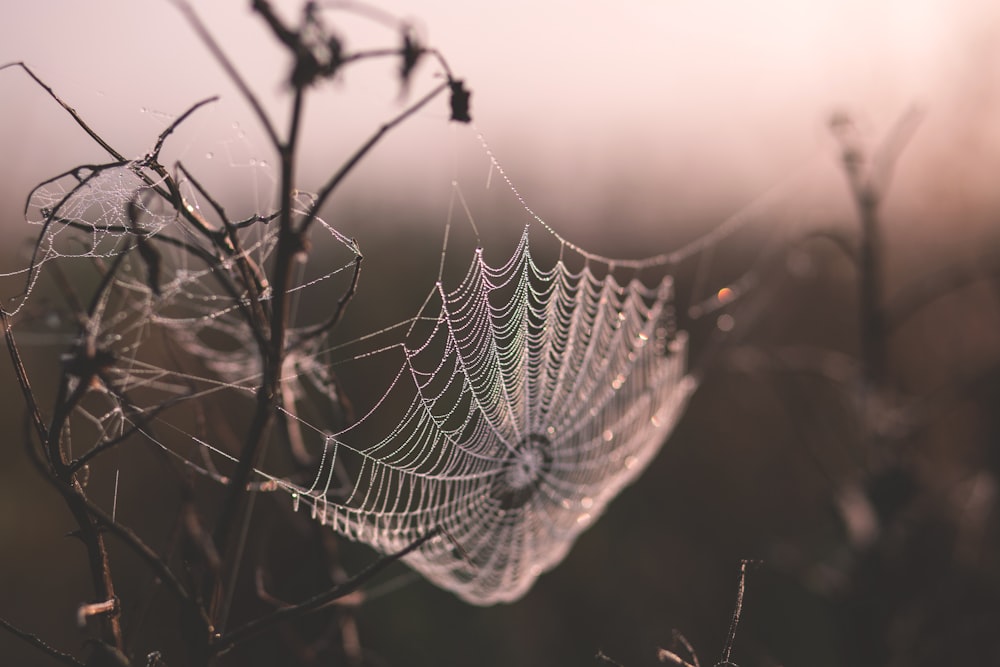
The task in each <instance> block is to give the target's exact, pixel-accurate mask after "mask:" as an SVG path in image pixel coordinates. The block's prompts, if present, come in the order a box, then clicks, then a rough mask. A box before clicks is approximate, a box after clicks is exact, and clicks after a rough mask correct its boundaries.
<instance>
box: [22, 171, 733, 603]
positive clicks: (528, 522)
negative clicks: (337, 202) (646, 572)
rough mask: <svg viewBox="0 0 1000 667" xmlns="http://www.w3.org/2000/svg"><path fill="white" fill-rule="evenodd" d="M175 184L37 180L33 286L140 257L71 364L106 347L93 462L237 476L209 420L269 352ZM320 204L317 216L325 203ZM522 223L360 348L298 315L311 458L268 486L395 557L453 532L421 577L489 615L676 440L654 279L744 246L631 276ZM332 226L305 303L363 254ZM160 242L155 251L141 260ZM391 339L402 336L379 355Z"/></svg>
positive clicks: (664, 295)
mask: <svg viewBox="0 0 1000 667" xmlns="http://www.w3.org/2000/svg"><path fill="white" fill-rule="evenodd" d="M490 159H491V169H493V168H496V169H499V166H498V165H497V164H496V162H495V160H493V158H492V155H490ZM500 173H501V174H503V172H502V170H501V171H500ZM503 177H504V178H505V179H506V176H505V175H504V176H503ZM157 184H158V181H156V180H155V179H154V178H153V177H152V176H151V175H150V174H147V173H145V172H144V171H143V166H142V164H141V163H139V162H136V163H126V164H117V163H116V164H112V165H104V166H98V167H86V168H81V169H77V170H74V171H71V172H67V173H66V174H64V175H62V176H61V177H58V178H56V179H52V180H51V181H48V182H46V183H43V184H42V185H41V186H39V187H38V188H37V189H36V190H35V192H34V193H33V194H32V196H31V198H30V199H29V204H28V215H27V217H28V219H29V221H32V222H35V223H36V224H40V225H42V227H43V233H42V234H41V236H40V240H39V241H38V243H37V245H36V249H35V253H34V259H33V261H32V265H31V266H32V268H31V270H30V272H29V280H28V289H27V290H26V295H27V294H30V293H31V292H32V290H33V288H34V286H35V284H36V282H37V281H38V277H39V275H41V274H42V270H43V269H46V270H48V269H50V267H51V268H52V269H54V268H55V267H53V266H52V265H53V264H54V262H53V260H55V259H63V260H65V259H79V258H85V259H86V260H87V263H86V266H89V267H91V269H92V268H93V267H96V268H97V269H98V270H97V271H96V274H97V275H103V274H105V270H106V267H105V263H106V262H108V261H114V262H121V267H120V270H118V271H117V272H115V273H114V277H113V279H112V285H111V287H110V288H109V289H107V290H105V291H104V292H102V293H101V294H102V296H101V299H100V302H99V303H97V304H94V305H93V306H92V307H91V308H90V310H89V315H88V317H87V318H86V321H84V322H82V323H81V326H80V333H79V337H78V338H77V339H76V341H75V342H74V344H73V346H72V348H71V352H70V353H69V354H68V355H67V358H71V357H72V350H73V349H84V348H86V349H98V350H107V351H108V352H107V354H108V357H107V366H108V367H107V369H106V372H105V373H104V375H103V376H102V379H103V386H100V387H96V388H95V391H92V392H90V395H88V397H87V400H85V401H83V402H82V403H81V404H80V405H79V407H78V408H77V415H76V419H75V421H74V422H73V427H72V443H73V447H76V448H77V449H78V450H79V451H78V452H77V455H78V456H83V457H84V458H96V454H97V453H100V452H101V451H102V450H104V449H108V448H110V447H112V446H115V445H117V444H118V443H120V442H122V441H124V440H125V439H126V438H129V437H136V438H140V439H143V440H146V441H148V442H150V443H153V444H155V445H157V446H159V447H161V448H162V449H163V450H164V451H167V452H169V453H170V454H171V455H173V456H175V457H176V458H177V459H178V460H179V461H181V462H182V463H183V464H184V465H186V466H189V467H190V468H192V469H194V470H197V471H198V472H199V473H202V474H204V475H206V476H208V477H210V478H214V479H216V480H219V481H222V482H225V481H226V480H227V472H226V471H227V470H229V469H231V468H232V467H233V463H234V462H235V460H236V458H235V455H234V454H233V452H235V451H238V446H234V445H232V444H231V443H232V442H239V439H238V436H237V437H236V438H230V444H226V439H225V438H223V437H220V436H219V435H218V433H217V432H216V431H215V430H213V428H212V427H211V422H213V421H214V418H215V417H216V416H218V417H219V418H221V419H224V420H228V421H233V420H232V419H231V416H232V414H234V413H233V410H234V409H239V410H244V411H245V410H246V407H245V406H246V405H247V403H246V401H247V398H248V397H252V396H253V394H254V392H255V391H256V389H257V388H258V386H259V382H260V378H261V364H260V352H259V349H258V347H257V344H256V342H255V339H254V335H253V332H252V331H251V330H250V328H249V326H248V324H247V318H246V314H245V310H246V309H247V308H250V307H252V303H250V296H249V295H248V293H246V292H245V291H242V290H235V289H233V285H234V283H233V281H231V280H227V278H226V273H227V272H232V273H235V272H236V271H237V268H236V266H235V259H232V260H227V261H223V262H221V263H220V264H218V265H216V266H214V267H213V266H212V262H211V261H210V260H211V256H210V255H211V252H212V250H211V247H210V244H208V243H207V241H206V240H205V239H204V237H203V236H199V235H198V234H195V233H193V232H192V231H191V229H190V226H189V225H184V224H181V223H180V216H179V214H178V213H177V212H176V211H173V210H171V209H170V208H169V207H168V206H165V205H157V204H156V203H155V202H156V198H155V197H151V196H148V195H149V191H150V190H151V189H152V188H155V187H156V186H157ZM508 185H510V183H509V181H508ZM182 187H184V188H185V189H184V192H185V197H186V199H185V206H187V207H188V210H189V211H199V212H200V211H201V209H200V207H199V205H198V202H197V193H196V192H195V191H193V190H192V189H191V187H190V186H184V184H183V183H182ZM511 189H512V190H513V186H511ZM513 191H514V194H515V195H516V194H517V192H516V190H513ZM300 197H301V201H300V202H299V205H298V206H297V209H296V210H297V212H298V213H302V212H303V211H305V210H306V209H307V208H308V206H309V204H310V203H311V201H310V199H309V198H308V196H306V195H300ZM518 198H520V196H519V195H518ZM187 202H193V203H187ZM521 203H522V204H523V201H522V202H521ZM524 208H525V209H526V210H527V212H528V213H529V214H530V219H529V223H528V225H527V226H526V227H525V229H524V232H523V234H522V235H521V237H520V240H519V242H518V243H517V244H516V246H515V247H514V249H513V251H512V252H511V254H510V255H509V258H508V259H507V260H506V261H505V262H502V263H497V264H496V265H494V264H491V263H490V262H488V261H487V260H486V259H485V253H484V250H483V248H477V249H476V250H475V252H474V253H473V255H472V257H471V260H470V261H469V264H468V267H467V270H466V271H465V274H464V277H463V278H462V279H461V280H459V281H457V284H456V285H453V286H449V285H448V284H447V283H448V281H446V280H443V279H439V280H438V281H437V282H436V284H434V285H433V287H432V289H431V290H430V291H429V293H427V297H426V299H425V301H424V303H423V305H422V306H421V307H420V309H419V311H418V313H417V315H416V316H415V317H413V318H410V319H407V320H404V321H402V322H399V323H397V324H396V325H394V326H391V327H388V328H387V329H385V330H382V331H379V332H375V334H373V335H372V336H366V337H363V338H360V339H357V340H355V341H353V342H351V343H350V344H345V343H343V342H342V341H338V340H336V339H335V337H334V336H333V335H332V334H329V335H322V336H312V335H309V332H311V331H314V328H315V326H316V323H315V322H300V321H297V322H296V326H295V328H293V330H292V331H291V332H290V335H289V337H288V338H289V341H290V342H289V344H288V350H287V352H286V357H285V365H284V367H283V369H282V371H283V373H282V375H283V377H282V400H281V406H282V407H281V410H282V413H283V415H284V419H285V421H286V423H287V425H288V433H289V439H290V440H291V442H290V443H289V444H290V448H289V449H290V451H291V454H292V456H291V457H290V458H291V459H292V462H291V463H290V462H289V457H287V456H286V457H284V458H282V457H281V456H279V455H278V454H276V453H275V451H276V450H277V449H278V448H276V447H274V446H273V445H272V446H271V447H270V452H269V454H268V455H267V456H265V457H263V458H262V462H261V465H260V469H259V470H257V471H256V473H257V475H258V481H257V482H255V486H254V488H255V489H257V490H260V491H277V492H284V493H287V494H289V495H290V497H291V502H292V506H293V508H294V509H296V510H299V509H301V508H305V509H306V510H307V511H308V512H310V513H311V515H312V517H313V518H315V519H316V520H317V521H319V522H321V523H323V524H325V525H328V526H330V527H331V528H333V529H334V530H336V531H337V532H338V533H340V534H342V535H345V536H347V537H349V538H351V539H353V540H356V541H359V542H363V543H366V544H368V545H370V546H372V547H374V548H375V549H377V550H379V551H381V552H383V553H388V552H393V551H398V550H400V549H402V548H404V547H406V546H408V545H411V544H412V543H414V542H415V541H417V540H418V539H420V538H422V537H424V536H426V535H428V533H432V532H435V531H437V532H438V534H437V535H436V536H435V537H434V538H433V539H430V540H428V541H426V542H425V543H424V544H423V545H422V546H421V547H420V548H419V549H417V550H416V551H414V552H412V553H410V554H409V555H408V556H407V557H406V562H407V563H408V564H409V565H410V566H411V567H413V568H414V569H416V570H417V571H419V572H420V573H422V574H423V575H424V576H425V577H426V578H427V579H429V580H430V581H432V582H434V583H435V584H437V585H439V586H441V587H442V588H445V589H447V590H450V591H452V592H454V593H456V594H457V595H458V596H460V597H461V598H462V599H464V600H466V601H468V602H470V603H474V604H480V605H486V604H493V603H497V602H509V601H513V600H516V599H518V598H520V597H521V596H523V595H524V593H525V592H526V591H527V590H528V589H529V588H530V587H531V585H532V584H533V582H534V581H535V580H536V579H537V577H538V576H539V575H541V574H542V573H543V572H545V571H547V570H549V569H551V568H552V567H554V566H555V565H557V564H558V563H559V562H560V561H561V560H562V559H563V557H564V556H565V555H566V553H567V552H568V551H569V549H570V548H571V547H572V545H573V543H574V541H575V540H576V538H577V537H578V536H579V535H580V534H581V532H582V531H584V530H585V529H586V528H587V527H588V526H590V525H592V523H593V522H594V521H595V520H596V519H597V518H598V517H599V516H600V515H601V514H602V513H603V512H604V511H605V509H606V507H607V505H608V503H609V502H610V501H611V500H613V499H614V498H615V496H616V495H617V494H618V493H619V492H620V491H621V489H622V488H623V487H625V486H626V485H627V484H629V483H630V482H632V481H633V480H634V479H635V478H636V477H637V476H638V475H640V474H641V473H642V471H643V470H644V469H645V468H646V467H647V465H648V464H649V462H650V461H651V460H652V458H653V457H654V456H655V455H656V454H657V452H658V451H659V449H660V447H661V446H662V444H663V443H664V441H665V440H666V439H667V437H668V435H669V434H670V432H671V431H672V429H673V428H674V426H675V425H676V423H677V421H678V419H679V418H680V416H681V414H682V412H683V409H684V407H685V405H686V403H687V400H688V398H689V396H690V395H691V393H692V392H693V390H694V388H695V386H696V381H695V380H694V379H693V377H691V376H690V375H688V374H687V371H686V365H687V357H688V337H687V334H686V332H684V331H681V330H678V328H677V325H676V318H675V315H674V285H673V279H672V278H671V276H670V275H666V276H663V277H662V278H661V279H659V280H658V281H656V282H654V283H652V284H647V283H646V282H643V281H642V280H640V278H639V274H640V271H641V270H642V269H644V268H647V267H649V266H659V267H668V266H669V265H670V264H671V263H673V262H675V261H677V260H678V259H682V258H684V257H687V256H689V255H690V254H692V253H694V252H697V251H699V250H700V249H703V248H705V247H709V246H710V245H711V244H714V243H715V242H716V241H717V240H718V239H719V238H721V236H722V235H724V234H725V233H727V232H726V228H725V227H724V228H720V229H721V230H722V231H719V230H717V231H716V232H714V233H713V235H710V236H709V237H705V238H703V239H702V240H701V241H700V242H699V243H697V244H695V245H692V246H688V247H686V248H685V249H682V250H681V251H678V252H675V253H670V254H665V255H662V256H659V257H655V258H651V259H648V260H644V261H637V262H615V261H612V260H609V259H606V258H602V257H600V256H598V255H595V254H592V253H588V252H586V251H584V250H583V249H581V248H579V247H577V246H575V245H573V244H572V243H570V242H568V241H566V240H565V239H563V238H562V237H560V236H558V235H557V234H556V233H555V232H554V231H553V230H552V229H551V228H549V227H548V226H547V225H546V224H545V223H544V222H543V221H542V220H541V219H540V218H538V217H537V216H535V215H534V214H533V213H532V212H531V211H530V209H527V207H526V206H525V207H524ZM267 219H269V217H268V216H255V217H254V218H252V219H249V220H247V221H244V223H243V224H241V225H240V229H239V237H240V239H241V244H242V246H243V252H244V254H245V255H246V256H249V257H252V258H253V259H254V261H255V263H256V266H259V267H265V266H266V265H267V262H268V259H269V258H270V257H271V255H272V253H273V251H274V248H275V246H276V234H277V230H276V229H274V226H268V225H267V224H266V220H267ZM737 223H739V224H742V220H738V221H736V222H735V223H734V222H733V221H730V223H729V224H730V226H732V225H734V224H737ZM319 226H320V228H321V229H322V230H323V232H324V233H325V235H326V236H327V237H328V238H329V239H330V240H331V241H332V246H333V248H334V250H333V251H331V253H332V254H333V255H335V257H334V258H333V260H332V261H331V262H330V263H329V267H332V268H321V269H320V271H319V273H318V274H317V275H309V274H307V273H305V272H303V273H302V274H301V275H300V276H299V279H298V282H297V283H296V284H295V286H294V287H293V288H292V290H291V291H292V292H294V295H293V296H294V298H295V299H296V303H297V305H298V308H297V310H299V311H301V312H312V313H316V312H317V311H316V307H315V304H316V303H327V304H329V303H331V300H330V298H329V291H330V285H331V284H339V285H340V286H341V289H343V288H344V285H345V284H346V283H347V282H348V281H349V279H350V274H351V268H352V267H353V266H354V262H355V258H356V257H357V256H358V255H359V250H358V247H357V245H356V244H355V243H354V242H353V241H350V240H349V239H347V238H346V237H345V236H343V235H342V234H340V233H339V232H337V231H336V230H335V229H334V228H333V227H332V226H330V225H328V224H326V223H325V222H323V221H320V225H319ZM539 230H540V231H539ZM538 233H540V234H543V235H545V236H547V237H549V238H555V239H556V241H557V243H558V246H559V257H558V259H557V260H555V261H553V262H550V263H545V262H542V261H539V260H536V258H535V255H534V254H533V252H532V238H533V234H538ZM154 240H155V241H156V248H157V249H158V253H159V254H158V255H157V256H156V257H155V259H154V258H153V257H151V256H150V254H149V253H148V252H144V251H143V247H144V244H151V243H152V241H154ZM338 258H339V259H338ZM55 264H57V265H58V267H59V268H58V271H60V272H65V271H71V270H78V271H87V270H89V269H86V268H82V269H81V268H79V266H78V265H75V264H72V263H69V264H66V263H65V262H59V263H55ZM574 266H578V267H579V268H575V269H574V268H571V267H574ZM68 267H69V268H68ZM72 267H77V268H76V269H73V268H72ZM63 280H64V281H65V276H64V278H63ZM91 280H93V278H91ZM71 281H72V279H71ZM338 281H339V282H338ZM259 298H260V299H261V300H267V299H269V298H270V294H269V293H267V292H266V291H265V292H264V293H262V294H261V295H260V296H259ZM307 302H309V303H311V304H312V307H311V310H310V309H307V308H305V307H304V304H305V303H307ZM26 303H27V296H25V297H24V299H23V300H22V301H21V303H20V304H19V305H18V309H20V308H23V307H24V306H25V304H26ZM328 310H329V305H327V306H326V310H325V311H323V310H321V311H318V312H319V316H320V317H325V316H326V314H327V311H328ZM300 319H301V318H300ZM387 336H389V337H391V336H396V337H397V338H398V340H396V341H394V342H393V341H390V342H388V343H385V344H379V343H376V342H375V341H382V339H383V338H385V337H387ZM359 347H360V348H361V351H360V352H354V353H350V354H346V355H342V353H343V351H344V350H345V349H348V348H352V349H357V348H359ZM374 360H378V362H379V363H377V364H375V363H373V364H372V366H371V369H372V370H371V372H370V373H369V374H368V375H367V376H366V377H367V378H368V379H367V382H366V383H367V384H375V385H381V386H382V387H383V388H384V389H383V390H380V391H378V392H376V393H377V398H376V400H374V402H372V403H371V404H370V405H368V406H367V407H366V408H365V409H363V410H360V411H358V410H354V409H353V408H352V406H351V405H350V403H349V400H348V399H349V397H350V395H351V393H352V392H351V387H350V386H348V387H341V386H340V384H339V379H338V376H339V374H340V370H341V367H342V366H344V365H346V364H359V365H360V364H365V363H369V362H373V361H374ZM379 378H381V379H379ZM240 406H242V407H240ZM231 428H232V427H231Z"/></svg>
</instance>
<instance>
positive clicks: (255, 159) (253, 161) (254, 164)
mask: <svg viewBox="0 0 1000 667" xmlns="http://www.w3.org/2000/svg"><path fill="white" fill-rule="evenodd" d="M250 166H251V167H256V166H257V158H255V157H252V158H250Z"/></svg>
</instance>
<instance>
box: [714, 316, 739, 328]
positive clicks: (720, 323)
mask: <svg viewBox="0 0 1000 667" xmlns="http://www.w3.org/2000/svg"><path fill="white" fill-rule="evenodd" d="M715 326H716V327H718V329H719V331H732V330H733V327H735V326H736V319H735V318H734V317H733V316H732V315H730V314H729V313H725V314H724V315H719V319H717V320H716V321H715Z"/></svg>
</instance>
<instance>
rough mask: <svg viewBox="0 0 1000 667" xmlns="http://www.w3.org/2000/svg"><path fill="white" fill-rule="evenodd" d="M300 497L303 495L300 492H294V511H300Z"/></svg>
mask: <svg viewBox="0 0 1000 667" xmlns="http://www.w3.org/2000/svg"><path fill="white" fill-rule="evenodd" d="M300 498H301V497H300V496H299V494H297V493H293V494H292V511H293V512H298V511H299V500H300Z"/></svg>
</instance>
